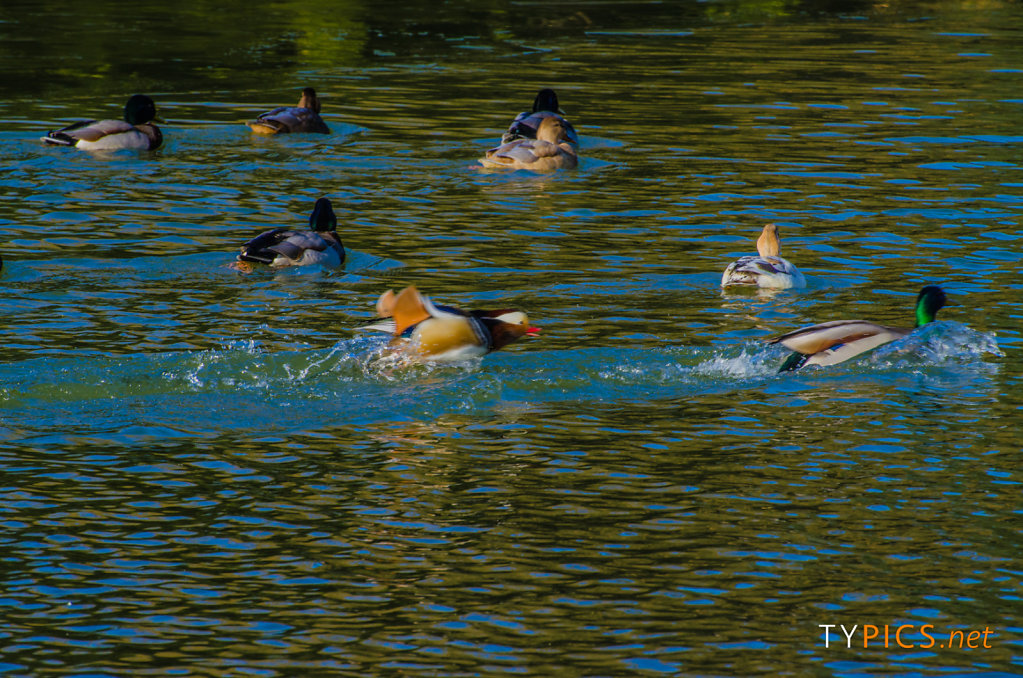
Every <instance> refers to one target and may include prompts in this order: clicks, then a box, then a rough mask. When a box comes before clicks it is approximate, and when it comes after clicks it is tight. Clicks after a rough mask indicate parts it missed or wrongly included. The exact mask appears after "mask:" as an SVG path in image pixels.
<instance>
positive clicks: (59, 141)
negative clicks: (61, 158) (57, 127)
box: [39, 132, 78, 146]
mask: <svg viewBox="0 0 1023 678" xmlns="http://www.w3.org/2000/svg"><path fill="white" fill-rule="evenodd" d="M39 140H40V141H43V142H45V143H47V144H50V145H51V146H74V145H75V144H76V143H78V139H75V138H74V137H72V136H68V135H66V134H61V133H60V132H50V133H49V134H48V135H47V136H45V137H39Z"/></svg>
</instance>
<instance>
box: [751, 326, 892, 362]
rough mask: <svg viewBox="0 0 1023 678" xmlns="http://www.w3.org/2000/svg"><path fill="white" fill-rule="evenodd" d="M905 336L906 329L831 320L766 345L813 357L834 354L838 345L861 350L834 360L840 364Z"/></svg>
mask: <svg viewBox="0 0 1023 678" xmlns="http://www.w3.org/2000/svg"><path fill="white" fill-rule="evenodd" d="M907 334H909V330H906V329H903V328H899V327H886V326H884V325H878V324H876V323H872V322H867V321H865V320H833V321H831V322H827V323H820V324H819V325H811V326H810V327H803V328H801V329H798V330H795V331H794V332H789V333H788V334H783V335H782V336H780V337H777V338H775V339H771V340H770V342H769V343H772V344H781V345H783V346H785V347H786V348H789V349H792V350H793V351H796V352H797V353H802V354H803V355H814V354H815V353H820V352H821V351H826V350H829V349H832V353H833V354H834V353H837V347H839V346H840V345H853V344H855V345H856V346H861V347H862V348H860V349H859V350H857V351H855V352H854V353H851V354H849V355H846V356H845V357H843V358H841V359H840V360H835V361H833V362H842V360H847V359H848V358H851V357H852V356H853V355H856V354H857V353H862V352H863V351H867V350H869V349H871V348H874V347H876V346H880V345H881V344H885V343H888V342H889V341H894V340H895V339H900V338H902V337H904V336H906V335H907ZM819 364H831V363H819Z"/></svg>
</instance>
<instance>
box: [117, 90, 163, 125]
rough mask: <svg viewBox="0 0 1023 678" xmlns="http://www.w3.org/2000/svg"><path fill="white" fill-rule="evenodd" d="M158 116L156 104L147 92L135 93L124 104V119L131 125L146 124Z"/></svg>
mask: <svg viewBox="0 0 1023 678" xmlns="http://www.w3.org/2000/svg"><path fill="white" fill-rule="evenodd" d="M155 117H156V104H154V103H153V100H152V99H150V98H149V97H147V96H146V95H145V94H135V95H134V96H132V98H130V99H128V103H126V104H125V105H124V119H125V120H126V121H127V122H128V124H129V125H144V124H146V123H147V122H151V121H152V120H153V118H155Z"/></svg>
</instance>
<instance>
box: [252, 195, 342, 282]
mask: <svg viewBox="0 0 1023 678" xmlns="http://www.w3.org/2000/svg"><path fill="white" fill-rule="evenodd" d="M309 226H310V227H311V228H312V230H310V231H292V230H289V229H286V228H275V229H273V230H272V231H267V232H266V233H263V234H261V235H258V236H256V237H255V238H253V239H252V240H250V241H249V242H247V243H245V244H244V245H242V250H241V253H240V254H239V255H238V266H237V267H238V268H241V269H245V268H248V267H249V266H248V265H249V264H262V265H266V266H270V267H271V268H284V267H286V266H309V265H312V264H319V265H320V266H329V267H338V266H340V265H341V264H343V263H344V261H345V248H344V245H343V244H341V238H340V237H338V234H337V216H336V215H335V214H334V207H333V205H331V203H330V200H328V199H327V198H320V199H319V200H317V201H316V205H315V206H314V207H313V212H312V214H311V215H309Z"/></svg>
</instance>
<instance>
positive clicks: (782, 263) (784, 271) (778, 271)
mask: <svg viewBox="0 0 1023 678" xmlns="http://www.w3.org/2000/svg"><path fill="white" fill-rule="evenodd" d="M727 285H759V286H760V287H781V288H784V287H804V286H805V285H806V278H804V277H803V274H802V273H801V272H800V271H799V269H798V268H796V267H795V265H794V264H792V263H791V262H789V261H787V260H785V259H783V258H781V257H760V256H748V257H740V258H739V259H737V260H735V261H733V262H732V263H731V264H729V265H728V268H726V269H725V272H724V274H723V275H722V276H721V286H722V287H725V286H727Z"/></svg>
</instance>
